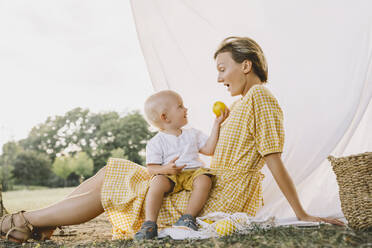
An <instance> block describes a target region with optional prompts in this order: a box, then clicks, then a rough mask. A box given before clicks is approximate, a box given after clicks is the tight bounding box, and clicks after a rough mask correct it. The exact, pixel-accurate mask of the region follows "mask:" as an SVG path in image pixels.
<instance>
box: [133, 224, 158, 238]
mask: <svg viewBox="0 0 372 248" xmlns="http://www.w3.org/2000/svg"><path fill="white" fill-rule="evenodd" d="M156 236H158V225H156V223H155V222H154V221H151V220H148V221H145V222H144V223H143V224H142V226H141V229H140V230H139V231H138V232H137V233H136V234H135V235H134V239H136V240H143V239H153V238H155V237H156Z"/></svg>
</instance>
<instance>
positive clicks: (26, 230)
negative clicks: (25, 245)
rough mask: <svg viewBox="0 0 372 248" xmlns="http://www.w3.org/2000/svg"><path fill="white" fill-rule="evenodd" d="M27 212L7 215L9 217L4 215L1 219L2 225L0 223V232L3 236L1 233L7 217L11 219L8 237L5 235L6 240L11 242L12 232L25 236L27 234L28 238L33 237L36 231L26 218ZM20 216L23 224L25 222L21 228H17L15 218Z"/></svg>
mask: <svg viewBox="0 0 372 248" xmlns="http://www.w3.org/2000/svg"><path fill="white" fill-rule="evenodd" d="M24 212H25V211H24V210H22V211H19V212H18V213H15V214H7V215H4V216H3V217H2V218H1V220H0V221H1V223H0V232H1V234H3V232H2V231H1V230H2V226H3V222H4V221H5V219H6V218H7V217H9V218H10V228H9V230H8V231H7V232H6V235H5V238H6V239H7V240H9V236H11V235H10V234H11V233H12V232H15V231H17V232H21V233H24V234H27V236H29V237H31V235H32V231H33V230H34V226H33V225H32V224H31V223H30V222H29V221H28V220H27V219H26V218H25V217H24V215H23V213H24ZM17 214H18V215H19V216H20V218H21V222H23V224H22V225H21V226H20V227H17V226H15V223H14V216H15V215H17Z"/></svg>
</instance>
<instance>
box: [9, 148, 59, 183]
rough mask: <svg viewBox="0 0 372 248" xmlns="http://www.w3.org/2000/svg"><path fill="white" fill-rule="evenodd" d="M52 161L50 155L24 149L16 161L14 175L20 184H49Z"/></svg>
mask: <svg viewBox="0 0 372 248" xmlns="http://www.w3.org/2000/svg"><path fill="white" fill-rule="evenodd" d="M51 166H52V164H51V161H50V159H49V157H48V156H46V155H45V154H42V153H38V152H36V151H23V152H21V153H20V154H18V156H17V157H16V159H15V161H14V170H13V177H14V179H15V181H16V183H18V184H23V185H27V186H28V185H45V186H46V185H48V179H49V178H50V176H51V174H52V171H51Z"/></svg>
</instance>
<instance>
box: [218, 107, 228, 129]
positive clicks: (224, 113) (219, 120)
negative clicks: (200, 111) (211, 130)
mask: <svg viewBox="0 0 372 248" xmlns="http://www.w3.org/2000/svg"><path fill="white" fill-rule="evenodd" d="M229 114H230V110H229V109H228V108H227V107H226V108H225V111H223V112H222V114H220V116H218V117H216V120H215V123H216V124H218V125H221V123H222V122H223V121H224V120H226V118H227V117H228V116H229Z"/></svg>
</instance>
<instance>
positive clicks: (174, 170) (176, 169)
mask: <svg viewBox="0 0 372 248" xmlns="http://www.w3.org/2000/svg"><path fill="white" fill-rule="evenodd" d="M178 158H179V157H178V156H177V157H175V158H174V159H172V160H171V161H169V163H168V164H166V165H164V170H165V173H164V174H171V175H177V174H178V173H180V172H181V171H182V169H183V168H185V167H186V165H182V166H177V165H176V163H175V162H176V160H177V159H178Z"/></svg>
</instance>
